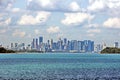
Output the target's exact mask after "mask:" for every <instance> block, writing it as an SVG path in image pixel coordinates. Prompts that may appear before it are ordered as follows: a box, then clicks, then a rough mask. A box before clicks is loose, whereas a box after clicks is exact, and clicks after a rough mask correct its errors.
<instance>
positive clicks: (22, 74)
mask: <svg viewBox="0 0 120 80" xmlns="http://www.w3.org/2000/svg"><path fill="white" fill-rule="evenodd" d="M0 80H120V55H119V54H95V53H45V54H44V53H43V54H41V53H19V54H0Z"/></svg>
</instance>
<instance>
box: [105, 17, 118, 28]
mask: <svg viewBox="0 0 120 80" xmlns="http://www.w3.org/2000/svg"><path fill="white" fill-rule="evenodd" d="M103 26H105V27H107V28H120V18H116V17H115V18H109V19H108V20H106V21H105V22H104V23H103Z"/></svg>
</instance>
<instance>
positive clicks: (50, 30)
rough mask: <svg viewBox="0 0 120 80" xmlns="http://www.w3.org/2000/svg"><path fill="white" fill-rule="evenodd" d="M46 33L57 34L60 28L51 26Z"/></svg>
mask: <svg viewBox="0 0 120 80" xmlns="http://www.w3.org/2000/svg"><path fill="white" fill-rule="evenodd" d="M47 32H48V33H58V32H60V28H59V27H58V26H51V27H49V28H48V29H47Z"/></svg>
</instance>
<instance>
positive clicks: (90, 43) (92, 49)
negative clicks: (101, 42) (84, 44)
mask: <svg viewBox="0 0 120 80" xmlns="http://www.w3.org/2000/svg"><path fill="white" fill-rule="evenodd" d="M93 51H94V41H90V40H88V52H93Z"/></svg>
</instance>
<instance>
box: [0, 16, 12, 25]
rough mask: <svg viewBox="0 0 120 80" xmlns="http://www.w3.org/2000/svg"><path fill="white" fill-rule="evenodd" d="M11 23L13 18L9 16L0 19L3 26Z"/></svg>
mask: <svg viewBox="0 0 120 80" xmlns="http://www.w3.org/2000/svg"><path fill="white" fill-rule="evenodd" d="M10 23H11V18H7V19H2V20H1V21H0V25H1V26H6V25H9V24H10Z"/></svg>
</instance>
